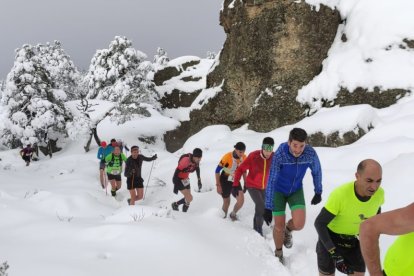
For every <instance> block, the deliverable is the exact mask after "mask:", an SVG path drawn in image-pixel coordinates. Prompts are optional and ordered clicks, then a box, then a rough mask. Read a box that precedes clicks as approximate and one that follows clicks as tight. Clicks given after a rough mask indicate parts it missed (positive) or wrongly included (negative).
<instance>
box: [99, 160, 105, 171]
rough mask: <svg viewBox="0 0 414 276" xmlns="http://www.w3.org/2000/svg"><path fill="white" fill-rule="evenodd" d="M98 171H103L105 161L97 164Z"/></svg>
mask: <svg viewBox="0 0 414 276" xmlns="http://www.w3.org/2000/svg"><path fill="white" fill-rule="evenodd" d="M99 169H100V170H105V161H104V160H101V162H99Z"/></svg>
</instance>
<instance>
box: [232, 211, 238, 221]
mask: <svg viewBox="0 0 414 276" xmlns="http://www.w3.org/2000/svg"><path fill="white" fill-rule="evenodd" d="M230 218H231V220H232V221H236V220H238V218H237V215H236V213H234V212H231V213H230Z"/></svg>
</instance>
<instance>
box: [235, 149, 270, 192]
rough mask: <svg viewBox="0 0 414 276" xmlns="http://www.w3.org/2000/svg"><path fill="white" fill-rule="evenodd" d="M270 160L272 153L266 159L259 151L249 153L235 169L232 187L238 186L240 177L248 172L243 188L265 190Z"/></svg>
mask: <svg viewBox="0 0 414 276" xmlns="http://www.w3.org/2000/svg"><path fill="white" fill-rule="evenodd" d="M272 158H273V153H272V155H271V156H270V157H269V158H268V159H266V158H264V156H263V155H262V151H261V150H256V151H253V152H251V153H250V154H249V155H248V156H247V158H246V159H245V160H244V161H243V162H242V163H241V164H240V165H239V167H238V168H237V170H236V172H235V174H234V182H233V187H237V186H239V185H240V178H241V176H242V175H243V173H245V172H246V171H249V173H248V175H247V177H246V183H245V186H246V187H247V188H255V189H260V190H264V189H266V186H267V180H268V178H269V172H270V165H271V163H272Z"/></svg>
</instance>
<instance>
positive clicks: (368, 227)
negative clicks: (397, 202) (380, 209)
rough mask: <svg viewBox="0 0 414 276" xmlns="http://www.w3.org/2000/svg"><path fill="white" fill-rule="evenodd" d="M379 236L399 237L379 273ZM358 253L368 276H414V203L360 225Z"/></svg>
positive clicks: (386, 256) (389, 250)
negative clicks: (361, 257)
mask: <svg viewBox="0 0 414 276" xmlns="http://www.w3.org/2000/svg"><path fill="white" fill-rule="evenodd" d="M380 234H387V235H402V236H400V237H398V238H397V240H396V241H395V242H394V243H393V244H392V245H391V247H390V248H389V249H388V251H387V254H386V255H385V260H384V272H382V271H381V262H380V250H379V245H378V239H379V236H380ZM360 239H361V250H362V255H363V256H364V259H365V262H366V264H367V267H368V271H369V273H370V275H371V276H382V275H386V276H405V275H413V273H414V203H412V204H410V205H408V206H406V207H404V208H400V209H397V210H394V211H390V212H386V213H383V214H381V215H378V216H375V217H373V218H371V219H369V220H367V221H365V222H364V223H362V224H361V229H360Z"/></svg>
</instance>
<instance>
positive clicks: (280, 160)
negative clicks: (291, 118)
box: [264, 128, 322, 263]
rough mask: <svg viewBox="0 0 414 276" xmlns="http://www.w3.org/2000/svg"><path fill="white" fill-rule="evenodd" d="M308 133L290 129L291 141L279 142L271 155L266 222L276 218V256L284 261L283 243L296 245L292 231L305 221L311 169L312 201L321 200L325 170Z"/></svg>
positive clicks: (274, 229)
mask: <svg viewBox="0 0 414 276" xmlns="http://www.w3.org/2000/svg"><path fill="white" fill-rule="evenodd" d="M307 137H308V135H307V133H306V131H305V130H304V129H301V128H294V129H292V130H291V131H290V133H289V140H288V142H285V143H282V144H280V146H279V148H278V149H277V151H276V153H275V154H274V155H273V158H272V166H271V167H270V174H269V181H268V184H267V187H266V199H265V206H266V210H265V214H264V220H265V222H266V224H268V225H269V224H270V223H271V221H272V216H273V217H274V219H275V227H274V228H273V240H274V242H275V248H276V250H275V256H276V257H278V258H279V261H281V262H282V263H283V260H284V258H283V245H284V246H285V247H286V248H291V247H292V245H293V240H292V231H299V230H301V229H302V228H303V226H304V225H305V216H306V213H305V198H304V194H303V183H302V181H303V178H304V177H305V173H306V171H307V169H308V168H310V169H311V172H312V177H313V185H314V187H315V195H314V197H313V198H312V201H311V204H318V203H319V202H321V200H322V196H321V195H322V171H321V165H320V162H319V158H318V155H317V153H316V151H315V150H314V149H313V148H312V147H311V146H309V145H307V144H306V140H307ZM287 203H288V204H289V207H290V210H291V212H292V218H291V219H290V220H289V221H288V222H287V223H286V215H285V209H286V204H287Z"/></svg>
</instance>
